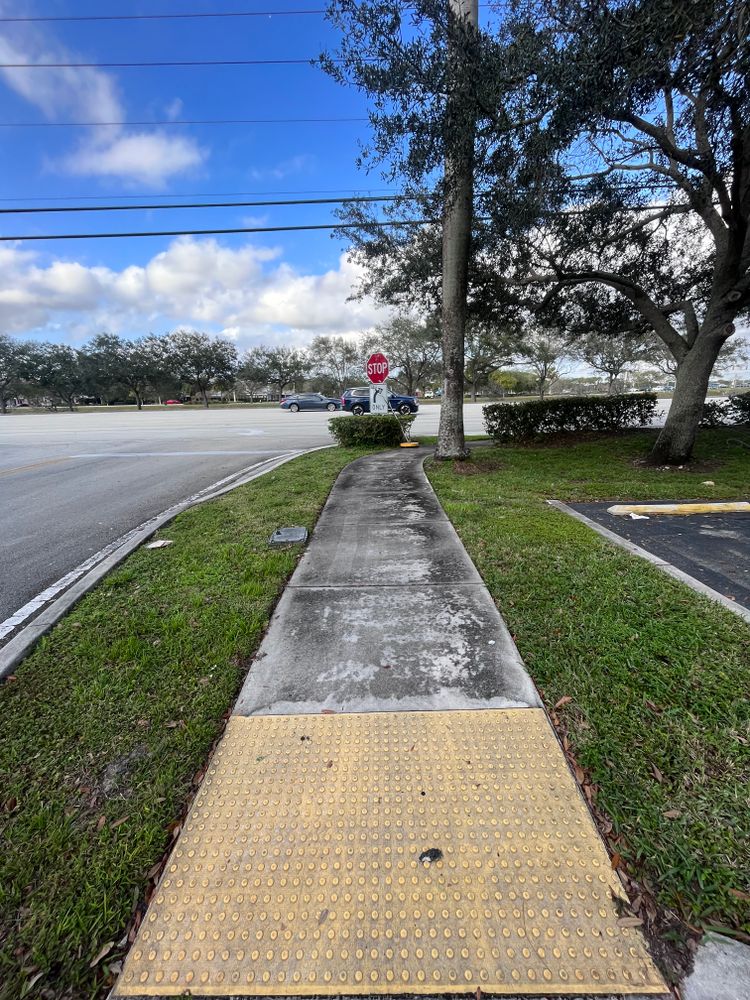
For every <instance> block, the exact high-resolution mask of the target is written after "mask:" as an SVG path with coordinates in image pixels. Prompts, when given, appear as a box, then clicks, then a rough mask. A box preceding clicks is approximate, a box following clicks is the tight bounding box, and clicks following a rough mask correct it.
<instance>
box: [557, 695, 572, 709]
mask: <svg viewBox="0 0 750 1000" xmlns="http://www.w3.org/2000/svg"><path fill="white" fill-rule="evenodd" d="M572 700H573V699H572V698H571V696H570V695H569V694H564V695H563V696H562V698H561V699H560V700H559V701H558V702H556V703H555V708H562V706H563V705H567V704H568V702H569V701H572Z"/></svg>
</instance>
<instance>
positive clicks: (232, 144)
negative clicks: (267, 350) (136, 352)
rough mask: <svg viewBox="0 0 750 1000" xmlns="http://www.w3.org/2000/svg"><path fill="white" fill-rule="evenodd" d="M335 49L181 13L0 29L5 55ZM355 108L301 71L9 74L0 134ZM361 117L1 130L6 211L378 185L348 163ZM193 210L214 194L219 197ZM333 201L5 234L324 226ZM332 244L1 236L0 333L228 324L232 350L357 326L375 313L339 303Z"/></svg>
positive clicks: (182, 2) (343, 112) (217, 7)
mask: <svg viewBox="0 0 750 1000" xmlns="http://www.w3.org/2000/svg"><path fill="white" fill-rule="evenodd" d="M284 6H286V7H287V9H300V8H315V7H318V6H321V4H320V3H319V0H299V2H298V3H296V4H290V3H289V2H288V0H286V3H285V2H284V0H253V2H250V0H244V2H242V3H239V2H231V3H230V2H227V0H225V2H223V3H222V2H216V0H202V2H201V3H200V4H198V3H193V2H188V0H160V2H159V3H158V4H154V3H150V2H149V3H146V2H132V0H119V2H118V3H117V4H116V5H115V4H109V3H108V4H106V5H102V4H101V3H98V4H97V3H95V2H92V0H77V2H75V3H73V0H36V2H32V3H28V2H23V3H21V2H20V0H0V16H4V17H13V16H14V15H15V16H30V15H37V16H45V15H46V16H50V15H52V16H54V15H65V14H74V15H79V16H80V15H85V14H97V13H99V14H100V13H109V14H112V13H127V14H138V13H154V12H159V13H176V12H185V11H189V10H199V11H222V10H242V9H244V10H248V9H250V10H252V9H255V10H264V9H269V8H270V9H279V8H282V9H283V7H284ZM335 45H336V33H335V31H334V30H333V29H332V28H331V27H330V26H329V25H328V24H327V22H326V21H325V20H324V18H323V17H322V16H320V15H308V16H278V17H247V18H216V19H195V20H171V21H159V20H153V21H133V22H127V21H125V22H122V21H111V22H106V21H94V22H79V23H75V22H73V23H71V22H57V23H44V24H10V23H0V57H1V58H0V62H40V61H53V62H90V63H102V62H124V61H149V60H164V59H173V60H189V59H233V58H236V59H256V58H257V59H268V58H308V57H312V56H315V55H317V54H318V53H319V52H320V51H321V50H322V49H324V48H326V47H328V48H332V47H335ZM365 114H366V107H365V102H364V98H363V97H362V96H360V95H359V94H357V93H356V92H354V91H352V90H349V89H344V88H342V87H339V86H338V85H336V84H335V83H334V82H332V81H331V80H330V79H329V78H327V77H326V76H325V75H324V74H323V73H322V72H321V71H319V70H318V69H317V68H312V67H310V66H307V65H296V66H250V67H194V68H182V67H159V68H134V69H124V68H123V69H69V70H46V69H17V70H9V69H5V70H0V122H3V123H5V122H32V123H33V122H36V123H53V122H71V121H77V122H80V121H93V120H98V121H102V120H104V121H128V122H133V121H154V120H164V119H167V120H173V119H204V118H211V119H214V118H320V117H354V118H357V117H364V116H365ZM366 134H367V123H366V122H350V123H340V124H335V125H327V124H326V125H322V124H320V125H311V124H284V125H270V124H268V125H247V126H236V125H235V126H201V125H186V126H182V125H180V126H177V125H165V126H154V127H148V126H133V127H111V128H102V129H93V128H67V127H59V128H58V127H56V128H21V127H16V128H10V127H3V128H2V129H0V135H1V136H2V142H3V147H4V155H3V156H2V158H1V159H0V198H1V199H2V202H1V204H2V207H13V206H14V205H19V204H29V205H33V204H43V203H45V202H41V201H40V202H37V201H35V200H34V199H50V202H49V203H50V204H55V205H64V204H65V201H63V200H58V201H54V200H52V199H71V203H81V204H96V202H95V201H94V200H90V199H94V198H97V197H99V198H101V199H102V202H103V203H106V200H107V199H111V200H112V201H113V202H120V201H121V200H122V201H127V200H134V199H133V197H132V196H134V195H143V197H144V200H145V201H159V200H165V201H168V202H172V201H174V202H179V201H180V200H181V199H180V198H178V197H173V196H177V195H181V196H192V195H196V194H200V195H201V196H203V195H221V194H225V193H231V195H232V197H237V199H238V200H241V199H240V197H239V192H245V193H247V196H248V199H250V198H252V196H253V194H254V193H257V194H258V196H259V198H262V197H265V196H268V197H270V198H274V197H285V196H287V195H289V194H290V193H292V192H295V193H296V192H300V196H302V197H306V196H307V193H308V192H309V193H310V196H311V197H315V196H318V195H320V196H324V195H325V193H326V192H332V193H334V194H343V193H350V192H352V191H357V192H366V191H369V190H371V189H376V193H382V192H383V191H384V189H385V184H384V182H383V181H382V179H381V178H380V177H379V176H378V175H376V174H375V175H366V174H363V173H361V172H358V171H357V169H356V167H355V157H356V154H357V139H358V137H365V136H366ZM199 200H211V199H210V198H205V199H203V198H202V199H199ZM331 218H332V211H331V209H330V208H329V207H327V206H318V207H289V208H247V209H222V210H218V209H217V210H213V209H211V210H200V211H195V210H192V211H188V210H173V211H168V212H140V211H138V212H127V213H106V212H101V213H98V212H97V213H90V214H72V213H71V214H65V215H59V216H54V215H53V216H49V215H44V216H10V217H8V216H6V217H4V219H3V220H2V223H0V225H1V226H2V229H3V231H4V233H5V234H12V233H34V232H37V233H42V232H49V233H55V232H58V233H64V232H66V231H67V232H76V231H77V232H95V231H98V230H101V231H104V230H107V229H109V230H119V231H122V230H142V229H143V230H147V229H181V228H190V227H195V228H212V227H222V226H226V227H232V226H242V225H250V226H252V225H288V224H300V223H323V222H327V221H329V220H330V219H331ZM344 250H345V246H344V245H343V244H341V243H340V242H337V241H334V240H332V239H331V238H330V236H329V235H328V234H326V233H304V234H294V235H291V234H266V235H253V236H247V235H237V236H221V237H217V238H215V239H214V238H208V237H196V238H194V239H186V240H174V239H170V238H150V239H131V240H95V241H72V240H68V241H64V240H61V241H55V242H54V243H26V244H20V243H19V244H8V243H4V244H0V275H3V274H4V275H5V277H4V278H2V277H0V282H1V283H0V321H2V323H3V326H4V328H5V329H6V330H9V332H12V333H15V334H17V335H20V336H31V337H39V338H46V339H51V340H60V341H67V342H71V343H78V342H80V341H81V340H85V339H86V338H87V337H88V336H90V335H92V334H94V333H96V332H98V331H99V330H100V329H105V328H106V329H111V330H114V331H115V332H119V333H123V334H126V335H132V334H138V333H145V332H148V330H158V331H161V330H164V329H168V328H170V327H172V326H174V325H176V324H184V325H189V326H197V327H200V328H204V329H208V330H211V331H214V332H218V331H225V332H227V333H228V335H230V336H233V337H234V338H235V339H236V340H237V342H238V345H239V346H241V347H245V346H249V345H250V344H252V343H257V342H259V341H262V340H265V341H269V340H276V341H282V340H283V341H287V340H289V339H292V340H296V341H298V342H305V341H306V340H309V339H310V337H311V336H313V335H314V334H315V333H327V332H332V333H339V332H340V333H354V332H357V330H359V329H364V328H366V327H369V326H371V325H372V324H373V323H374V322H377V321H378V320H380V319H383V318H384V314H383V313H382V312H381V311H379V310H377V309H376V308H375V307H374V306H373V305H372V304H371V303H361V304H352V303H349V304H347V302H346V298H347V295H348V293H349V290H350V288H351V285H352V282H353V281H355V280H356V272H355V270H354V269H353V267H352V265H351V264H350V263H348V262H347V261H346V260H345V259H343V258H342V254H343V252H344Z"/></svg>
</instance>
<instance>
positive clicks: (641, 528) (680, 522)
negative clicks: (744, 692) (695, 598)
mask: <svg viewBox="0 0 750 1000" xmlns="http://www.w3.org/2000/svg"><path fill="white" fill-rule="evenodd" d="M675 503H679V501H675ZM568 506H569V507H571V508H572V509H573V510H577V511H578V512H579V513H581V514H585V515H586V517H588V518H590V519H591V520H592V521H596V523H597V524H601V525H602V526H603V527H605V528H608V529H609V530H610V531H613V532H615V534H617V535H620V536H621V537H622V538H626V539H627V540H628V541H629V542H633V543H634V544H635V545H639V546H640V547H641V548H642V549H646V551H647V552H651V553H652V554H653V555H655V556H657V557H658V558H659V559H664V560H665V561H666V562H669V563H671V564H672V565H673V566H676V567H677V568H678V569H681V570H682V571H683V572H684V573H689V574H690V576H692V577H695V579H696V580H699V581H700V582H701V583H704V584H706V586H708V587H712V588H713V589H714V590H717V591H718V592H719V593H720V594H723V595H724V596H725V597H728V598H730V599H731V600H733V601H735V602H736V603H737V604H741V605H742V606H743V607H745V608H748V609H750V514H690V515H686V516H684V515H683V516H680V515H674V514H653V515H651V516H649V517H648V518H647V519H643V520H641V519H637V520H634V519H632V518H630V517H628V516H627V515H624V516H623V515H615V514H609V513H607V508H608V507H612V506H613V501H611V500H607V501H604V502H600V503H571V504H568Z"/></svg>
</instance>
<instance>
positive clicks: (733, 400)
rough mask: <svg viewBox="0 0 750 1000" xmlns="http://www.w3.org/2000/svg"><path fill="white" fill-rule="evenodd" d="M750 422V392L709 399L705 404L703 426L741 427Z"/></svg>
mask: <svg viewBox="0 0 750 1000" xmlns="http://www.w3.org/2000/svg"><path fill="white" fill-rule="evenodd" d="M744 424H750V392H738V393H735V395H733V396H730V397H729V398H728V399H709V400H708V401H707V402H706V403H704V404H703V415H702V417H701V427H740V426H743V425H744Z"/></svg>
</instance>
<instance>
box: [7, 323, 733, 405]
mask: <svg viewBox="0 0 750 1000" xmlns="http://www.w3.org/2000/svg"><path fill="white" fill-rule="evenodd" d="M440 337H441V335H440V328H439V323H438V321H437V319H436V318H428V319H426V320H418V319H414V318H412V317H408V316H397V317H395V318H394V319H392V320H391V321H389V322H388V323H385V324H383V325H382V326H380V327H378V328H376V330H375V331H374V332H372V333H369V334H366V335H364V336H362V337H360V338H358V339H357V340H356V341H355V340H351V339H347V338H346V337H341V336H318V337H315V338H314V339H313V341H312V342H311V344H310V345H309V347H307V348H297V347H286V346H278V347H267V346H259V347H254V348H251V349H250V350H248V351H246V352H245V353H244V354H242V355H240V354H238V352H237V349H236V347H235V345H234V344H233V343H232V342H231V341H229V340H227V339H226V338H225V337H221V336H210V335H208V334H206V333H201V332H198V331H195V330H176V331H174V332H172V333H169V334H165V335H162V336H157V335H154V334H149V335H148V336H145V337H137V338H135V339H132V340H129V339H126V338H123V337H119V336H116V335H115V334H111V333H100V334H98V335H97V336H95V337H93V338H92V339H91V340H90V341H88V343H86V344H84V346H83V347H81V348H74V347H70V346H69V345H67V344H52V343H41V342H34V341H22V340H17V339H15V338H12V337H9V336H8V335H5V334H0V411H1V412H2V413H6V412H7V409H8V406H9V405H11V404H12V403H13V401H15V400H19V399H23V400H25V401H28V402H29V403H32V404H34V405H39V406H46V407H49V408H58V407H64V408H67V409H69V410H73V409H74V407H75V406H76V404H77V403H80V402H91V401H93V400H98V401H100V402H101V403H104V404H112V403H115V402H132V403H133V404H135V406H137V407H138V409H141V407H142V406H143V405H144V403H148V402H156V403H161V402H163V401H164V400H166V399H169V398H170V397H178V398H180V399H185V398H197V399H198V400H200V401H201V402H202V403H203V405H204V406H206V407H207V406H208V405H209V401H210V399H211V398H212V397H213V398H215V397H216V395H219V396H222V397H223V398H227V397H228V396H229V395H230V394H231V395H232V396H233V397H234V398H238V399H240V400H250V401H252V400H255V399H260V398H266V397H268V398H280V397H281V396H282V395H283V394H284V392H285V391H287V390H289V389H296V390H301V389H308V390H315V391H319V392H323V393H325V394H326V395H340V394H341V393H342V392H343V391H344V389H346V388H348V387H351V386H356V385H362V384H366V376H365V363H366V360H367V357H368V355H369V354H371V353H372V352H373V351H374V350H381V351H383V352H385V354H386V355H387V357H388V359H389V361H390V366H391V372H392V377H391V382H392V384H393V386H394V387H395V388H397V389H399V390H400V391H402V392H404V393H406V394H407V395H414V394H415V393H417V392H422V393H424V392H425V391H429V390H431V389H433V388H434V389H436V390H438V391H439V389H438V387H439V386H440V382H441V354H440ZM742 361H747V354H746V352H745V350H744V348H743V345H742V343H741V342H740V341H736V340H735V341H729V342H727V344H726V345H725V347H724V349H723V351H722V354H721V355H720V359H719V365H718V366H717V369H716V370H721V368H722V366H726V365H727V364H729V363H734V364H738V363H740V362H742ZM580 364H583V365H585V366H587V367H588V368H589V369H591V370H592V371H594V372H595V373H596V376H595V380H594V388H596V384H595V383H596V381H599V382H600V383H601V388H600V389H599V391H602V390H604V391H606V392H607V393H611V392H613V391H614V390H615V389H618V388H621V387H622V384H623V382H622V380H623V377H624V376H625V375H626V374H630V375H631V376H632V377H633V379H634V380H637V381H639V384H640V385H644V384H646V385H648V384H654V383H655V382H659V381H664V378H665V377H668V378H672V377H674V374H675V365H674V361H673V359H672V357H671V355H670V354H669V353H668V352H666V351H665V350H664V347H663V345H662V344H661V342H660V341H659V340H658V339H656V338H655V337H654V336H653V334H652V333H650V332H649V331H648V329H646V328H640V329H632V330H628V331H627V332H623V333H621V335H620V336H619V337H613V336H610V335H608V332H607V331H602V330H601V329H597V330H595V331H592V330H591V329H587V328H586V326H585V317H581V316H578V317H574V316H566V317H564V318H563V317H560V323H559V325H558V326H555V327H552V326H550V327H543V326H540V325H539V323H538V321H536V320H534V319H533V318H532V317H527V318H526V320H525V322H523V323H520V322H516V323H515V324H514V325H512V326H509V325H506V326H499V325H497V324H495V323H492V322H489V321H487V320H480V319H478V318H477V319H474V320H472V321H471V322H470V323H469V324H468V327H467V336H466V348H465V380H466V385H467V387H468V389H469V391H470V393H471V398H472V399H474V400H476V398H477V396H478V395H480V394H490V395H497V396H506V395H509V394H510V395H516V394H532V393H533V394H536V395H538V396H540V397H541V398H544V397H545V396H546V395H547V394H548V393H549V392H550V391H551V390H552V389H553V388H555V387H557V388H560V386H561V385H562V384H563V380H564V377H565V376H566V375H568V374H569V373H570V371H571V368H572V367H573V366H574V365H580ZM644 380H645V382H644ZM577 382H578V383H581V384H583V383H587V384H588V385H589V386H590V385H591V384H592V380H591V379H588V380H585V379H578V380H575V379H573V380H567V384H566V391H569V389H570V386H575V384H576V383H577Z"/></svg>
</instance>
